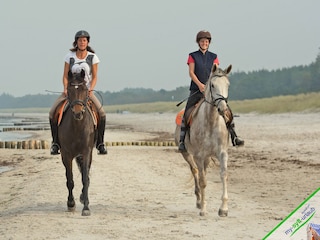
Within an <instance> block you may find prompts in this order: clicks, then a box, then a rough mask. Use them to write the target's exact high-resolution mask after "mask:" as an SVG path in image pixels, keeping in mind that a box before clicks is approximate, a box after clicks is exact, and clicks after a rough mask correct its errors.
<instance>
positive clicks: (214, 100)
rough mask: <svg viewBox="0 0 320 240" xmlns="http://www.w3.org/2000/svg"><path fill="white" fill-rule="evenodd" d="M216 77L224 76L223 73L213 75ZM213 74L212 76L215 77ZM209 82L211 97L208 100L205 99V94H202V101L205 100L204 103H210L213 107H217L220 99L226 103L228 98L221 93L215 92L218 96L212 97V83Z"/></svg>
mask: <svg viewBox="0 0 320 240" xmlns="http://www.w3.org/2000/svg"><path fill="white" fill-rule="evenodd" d="M215 76H216V77H222V76H225V74H224V75H220V74H219V75H215ZM215 76H213V77H215ZM209 84H210V97H211V101H209V100H207V99H206V96H204V101H205V102H206V103H209V104H210V105H212V106H214V107H217V108H218V105H219V103H220V102H221V101H225V102H226V104H227V105H228V98H227V97H224V96H223V95H221V94H216V95H218V98H214V97H213V93H212V84H211V83H210V82H209Z"/></svg>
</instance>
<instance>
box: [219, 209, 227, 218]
mask: <svg viewBox="0 0 320 240" xmlns="http://www.w3.org/2000/svg"><path fill="white" fill-rule="evenodd" d="M218 214H219V216H220V217H227V216H228V210H222V209H219V213H218Z"/></svg>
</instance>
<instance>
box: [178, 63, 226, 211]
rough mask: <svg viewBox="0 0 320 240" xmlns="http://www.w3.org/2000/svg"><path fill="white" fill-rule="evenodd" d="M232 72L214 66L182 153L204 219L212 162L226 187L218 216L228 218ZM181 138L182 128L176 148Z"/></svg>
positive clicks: (194, 114) (194, 113) (224, 187)
mask: <svg viewBox="0 0 320 240" xmlns="http://www.w3.org/2000/svg"><path fill="white" fill-rule="evenodd" d="M231 68H232V66H231V65H229V67H228V68H226V69H225V70H222V69H221V68H218V67H217V66H216V65H213V67H212V70H211V73H210V77H209V79H208V81H207V83H206V86H205V91H204V99H203V100H202V101H200V103H199V106H198V108H197V109H196V110H195V111H193V113H192V123H191V124H190V126H189V129H188V131H187V135H186V139H185V145H186V149H187V151H186V152H181V154H182V156H183V157H184V159H185V160H186V161H187V163H188V164H189V166H190V169H191V172H192V175H193V177H194V183H195V195H196V199H197V202H196V205H197V207H198V208H199V209H200V216H204V215H205V214H206V212H207V211H206V201H205V188H206V185H207V180H206V172H207V167H208V165H209V163H210V161H212V158H215V159H218V160H219V162H220V178H221V181H222V186H223V192H222V197H221V200H222V203H221V206H220V208H219V212H218V214H219V216H221V217H226V216H227V215H228V192H227V177H228V175H227V164H228V145H229V132H228V129H227V125H226V122H228V121H230V119H227V118H229V117H230V110H229V107H228V104H227V98H228V89H229V85H230V82H229V79H228V73H229V72H230V71H231ZM231 117H232V114H231ZM231 120H232V119H231ZM179 138H180V126H179V125H177V127H176V131H175V141H176V143H177V144H178V142H179Z"/></svg>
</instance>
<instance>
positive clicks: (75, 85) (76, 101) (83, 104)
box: [67, 82, 89, 118]
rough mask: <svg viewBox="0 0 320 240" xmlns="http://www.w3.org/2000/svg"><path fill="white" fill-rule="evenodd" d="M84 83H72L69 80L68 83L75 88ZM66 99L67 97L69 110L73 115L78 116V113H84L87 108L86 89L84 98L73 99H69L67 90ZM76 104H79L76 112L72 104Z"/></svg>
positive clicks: (87, 97)
mask: <svg viewBox="0 0 320 240" xmlns="http://www.w3.org/2000/svg"><path fill="white" fill-rule="evenodd" d="M84 84H85V82H81V83H72V82H71V83H70V85H71V86H72V87H74V88H75V89H76V90H77V89H78V88H79V86H82V85H84ZM67 99H68V102H69V104H70V108H71V111H72V114H73V116H74V117H76V118H79V114H80V113H81V115H83V114H84V113H85V111H86V109H87V103H88V101H89V94H88V91H87V94H86V98H85V100H80V99H75V100H73V101H71V100H70V97H69V91H68V98H67ZM76 105H80V106H81V111H80V112H78V113H77V112H75V111H74V106H76Z"/></svg>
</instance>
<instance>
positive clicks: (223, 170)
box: [218, 152, 228, 217]
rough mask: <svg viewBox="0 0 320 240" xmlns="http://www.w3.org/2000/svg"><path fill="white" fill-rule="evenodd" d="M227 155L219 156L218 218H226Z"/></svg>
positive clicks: (223, 153) (224, 153)
mask: <svg viewBox="0 0 320 240" xmlns="http://www.w3.org/2000/svg"><path fill="white" fill-rule="evenodd" d="M227 170H228V153H227V152H222V153H221V154H220V178H221V182H222V189H223V190H222V197H221V200H222V203H221V206H220V208H219V213H218V214H219V216H220V217H226V216H228V187H227V180H228V171H227Z"/></svg>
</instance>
